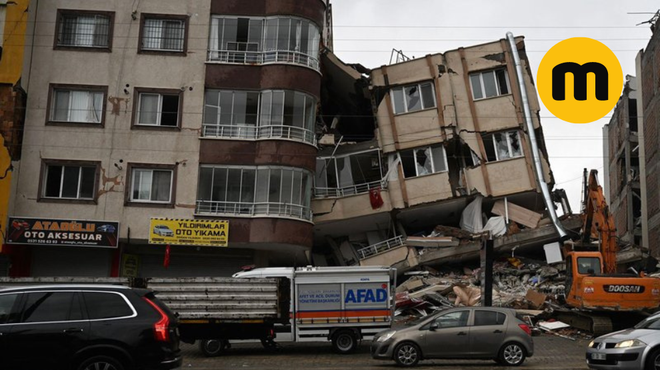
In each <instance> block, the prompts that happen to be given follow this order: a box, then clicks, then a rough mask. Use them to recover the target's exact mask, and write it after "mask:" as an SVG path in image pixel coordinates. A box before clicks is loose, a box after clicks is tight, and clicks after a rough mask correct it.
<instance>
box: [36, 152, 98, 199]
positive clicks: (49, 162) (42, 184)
mask: <svg viewBox="0 0 660 370" xmlns="http://www.w3.org/2000/svg"><path fill="white" fill-rule="evenodd" d="M49 166H72V167H73V166H77V167H94V197H93V198H55V197H47V196H46V195H45V191H46V180H47V175H46V172H47V170H48V167H49ZM100 169H101V162H100V161H86V160H80V161H78V160H62V159H43V160H42V161H41V172H40V173H39V187H38V195H37V202H52V203H78V204H98V196H99V195H98V194H99V191H98V190H99V184H100V173H101V171H100ZM78 184H79V185H80V178H78ZM61 191H62V189H60V193H61Z"/></svg>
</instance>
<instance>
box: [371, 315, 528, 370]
mask: <svg viewBox="0 0 660 370" xmlns="http://www.w3.org/2000/svg"><path fill="white" fill-rule="evenodd" d="M533 354H534V342H533V341H532V336H531V330H530V328H529V326H527V324H525V323H524V322H523V321H522V320H520V319H519V318H518V317H517V316H516V311H514V310H512V309H510V308H496V307H457V308H451V309H448V310H445V311H442V312H440V313H437V314H435V315H432V316H427V317H423V318H421V319H419V320H417V321H414V322H411V323H408V324H406V326H404V327H402V328H398V329H392V330H386V331H383V332H380V333H378V334H376V336H375V337H374V339H373V342H372V344H371V356H372V357H373V358H375V359H378V360H394V361H396V362H397V364H399V365H401V366H414V365H416V364H417V363H418V362H419V361H420V360H424V359H486V360H487V359H493V360H496V361H497V362H499V363H501V364H503V365H508V366H518V365H520V364H522V363H523V362H524V361H525V358H526V357H530V356H532V355H533Z"/></svg>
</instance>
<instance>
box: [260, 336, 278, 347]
mask: <svg viewBox="0 0 660 370" xmlns="http://www.w3.org/2000/svg"><path fill="white" fill-rule="evenodd" d="M261 345H262V346H263V347H264V348H265V349H268V350H276V349H278V348H279V345H278V344H277V343H275V341H274V340H273V339H271V338H268V339H266V338H262V339H261Z"/></svg>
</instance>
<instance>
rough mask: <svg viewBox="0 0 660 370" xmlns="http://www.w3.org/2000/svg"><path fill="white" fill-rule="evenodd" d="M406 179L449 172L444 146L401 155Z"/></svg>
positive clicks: (416, 149)
mask: <svg viewBox="0 0 660 370" xmlns="http://www.w3.org/2000/svg"><path fill="white" fill-rule="evenodd" d="M399 155H400V157H401V166H403V174H404V176H405V177H406V178H409V177H417V176H424V175H429V174H432V173H437V172H445V171H447V168H448V167H447V155H446V153H445V148H444V146H442V145H434V146H428V147H422V148H415V149H410V150H402V151H401V152H400V153H399Z"/></svg>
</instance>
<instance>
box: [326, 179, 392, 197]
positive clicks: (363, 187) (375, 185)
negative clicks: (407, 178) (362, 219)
mask: <svg viewBox="0 0 660 370" xmlns="http://www.w3.org/2000/svg"><path fill="white" fill-rule="evenodd" d="M371 189H387V180H378V181H372V182H367V183H364V184H357V185H352V186H344V187H342V188H323V187H315V188H314V197H316V198H325V197H345V196H347V195H355V194H363V193H368V192H369V190H371Z"/></svg>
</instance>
